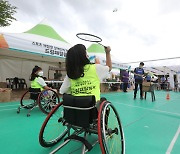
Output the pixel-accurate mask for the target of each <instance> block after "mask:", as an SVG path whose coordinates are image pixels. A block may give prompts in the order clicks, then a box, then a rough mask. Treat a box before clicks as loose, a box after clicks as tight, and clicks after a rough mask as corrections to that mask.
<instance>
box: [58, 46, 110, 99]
mask: <svg viewBox="0 0 180 154" xmlns="http://www.w3.org/2000/svg"><path fill="white" fill-rule="evenodd" d="M110 51H111V48H110V47H109V46H108V47H105V53H106V66H103V65H101V64H91V63H90V61H89V59H88V56H87V52H86V47H85V46H84V45H82V44H77V45H75V46H73V47H72V48H70V49H69V50H68V52H67V56H66V71H67V75H66V77H65V79H64V82H63V84H62V86H61V87H60V90H59V92H60V93H61V94H64V93H68V94H72V95H73V96H88V95H94V96H95V98H96V101H97V102H98V101H99V100H100V82H101V81H102V80H103V79H105V78H106V77H107V76H108V73H109V71H110V70H111V69H112V63H111V56H110Z"/></svg>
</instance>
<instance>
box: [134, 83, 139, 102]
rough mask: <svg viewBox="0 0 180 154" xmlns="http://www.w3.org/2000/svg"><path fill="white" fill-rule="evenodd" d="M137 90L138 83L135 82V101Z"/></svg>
mask: <svg viewBox="0 0 180 154" xmlns="http://www.w3.org/2000/svg"><path fill="white" fill-rule="evenodd" d="M137 88H138V83H136V82H135V89H134V99H136V94H137Z"/></svg>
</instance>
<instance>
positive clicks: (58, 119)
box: [39, 103, 68, 147]
mask: <svg viewBox="0 0 180 154" xmlns="http://www.w3.org/2000/svg"><path fill="white" fill-rule="evenodd" d="M62 117H63V107H62V103H59V104H58V105H57V106H56V107H55V108H54V109H53V110H52V111H51V112H50V113H49V114H48V116H47V117H46V119H45V121H44V123H43V125H42V127H41V130H40V133H39V143H40V144H41V146H43V147H51V146H53V145H55V144H56V143H57V142H59V141H61V140H62V139H63V138H64V137H65V136H66V134H67V132H68V130H67V127H66V126H64V121H63V118H62Z"/></svg>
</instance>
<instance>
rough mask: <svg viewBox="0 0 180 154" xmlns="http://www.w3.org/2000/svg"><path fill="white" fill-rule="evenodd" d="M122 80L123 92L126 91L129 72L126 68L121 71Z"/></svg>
mask: <svg viewBox="0 0 180 154" xmlns="http://www.w3.org/2000/svg"><path fill="white" fill-rule="evenodd" d="M122 82H123V92H127V87H128V82H129V73H128V70H127V69H126V70H124V71H123V72H122Z"/></svg>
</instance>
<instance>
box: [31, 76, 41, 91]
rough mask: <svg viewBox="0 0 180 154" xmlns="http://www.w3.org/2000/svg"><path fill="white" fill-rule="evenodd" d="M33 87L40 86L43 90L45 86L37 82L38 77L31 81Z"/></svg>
mask: <svg viewBox="0 0 180 154" xmlns="http://www.w3.org/2000/svg"><path fill="white" fill-rule="evenodd" d="M31 88H34V89H36V88H40V89H41V91H42V90H43V87H42V86H41V85H40V84H39V83H38V82H37V77H36V78H35V79H34V80H33V81H31Z"/></svg>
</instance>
